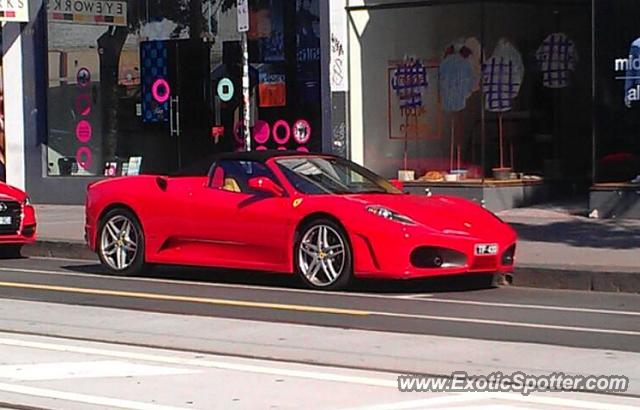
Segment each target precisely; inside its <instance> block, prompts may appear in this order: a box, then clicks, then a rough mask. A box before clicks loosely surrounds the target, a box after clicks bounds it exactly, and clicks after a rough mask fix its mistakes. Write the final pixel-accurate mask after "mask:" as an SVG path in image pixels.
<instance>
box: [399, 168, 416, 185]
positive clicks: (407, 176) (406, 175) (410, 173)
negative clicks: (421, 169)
mask: <svg viewBox="0 0 640 410" xmlns="http://www.w3.org/2000/svg"><path fill="white" fill-rule="evenodd" d="M415 179H416V171H414V170H412V169H400V170H398V180H399V181H401V182H411V181H414V180H415Z"/></svg>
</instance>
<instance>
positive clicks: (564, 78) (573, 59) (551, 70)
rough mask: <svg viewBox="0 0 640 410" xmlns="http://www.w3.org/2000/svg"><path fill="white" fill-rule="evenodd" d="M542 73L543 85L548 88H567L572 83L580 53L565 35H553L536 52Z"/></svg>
mask: <svg viewBox="0 0 640 410" xmlns="http://www.w3.org/2000/svg"><path fill="white" fill-rule="evenodd" d="M536 61H537V62H538V66H539V67H540V71H542V84H543V85H544V86H545V87H547V88H565V87H568V86H569V84H570V82H571V77H570V75H571V72H572V71H575V69H576V63H577V62H578V53H577V51H576V46H575V44H574V42H573V41H572V40H571V39H570V38H569V37H568V36H567V35H566V34H564V33H552V34H550V35H549V36H547V38H545V39H544V41H543V42H542V44H541V45H540V47H539V48H538V51H537V52H536Z"/></svg>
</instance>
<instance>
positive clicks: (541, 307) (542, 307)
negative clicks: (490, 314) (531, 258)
mask: <svg viewBox="0 0 640 410" xmlns="http://www.w3.org/2000/svg"><path fill="white" fill-rule="evenodd" d="M416 297H418V298H420V297H424V298H426V297H428V295H425V296H422V295H418V296H416ZM424 301H425V302H438V303H451V304H458V305H472V306H490V307H505V308H514V309H534V310H558V311H564V312H580V313H596V314H605V315H624V316H640V312H633V311H628V310H610V309H591V308H580V307H564V306H545V305H528V304H522V305H521V304H518V303H503V302H482V301H475V300H460V299H441V298H433V297H429V299H424Z"/></svg>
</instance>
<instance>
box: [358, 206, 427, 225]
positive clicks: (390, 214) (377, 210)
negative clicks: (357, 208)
mask: <svg viewBox="0 0 640 410" xmlns="http://www.w3.org/2000/svg"><path fill="white" fill-rule="evenodd" d="M367 212H371V213H372V214H374V215H377V216H379V217H382V218H384V219H388V220H390V221H395V222H400V223H403V224H406V225H416V223H415V221H414V220H413V219H411V218H409V217H408V216H405V215H402V214H399V213H397V212H395V211H392V210H391V209H389V208H385V207H384V206H378V205H372V206H368V207H367Z"/></svg>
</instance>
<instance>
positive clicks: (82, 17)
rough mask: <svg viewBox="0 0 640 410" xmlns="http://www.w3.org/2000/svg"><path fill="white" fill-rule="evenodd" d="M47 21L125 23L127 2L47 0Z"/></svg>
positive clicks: (110, 24)
mask: <svg viewBox="0 0 640 410" xmlns="http://www.w3.org/2000/svg"><path fill="white" fill-rule="evenodd" d="M47 10H48V14H49V21H50V22H51V21H53V22H56V23H76V24H93V25H105V26H126V25H127V2H126V1H111V0H48V2H47Z"/></svg>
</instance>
